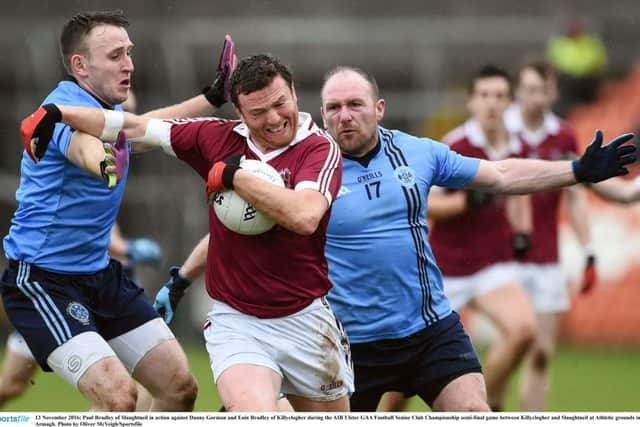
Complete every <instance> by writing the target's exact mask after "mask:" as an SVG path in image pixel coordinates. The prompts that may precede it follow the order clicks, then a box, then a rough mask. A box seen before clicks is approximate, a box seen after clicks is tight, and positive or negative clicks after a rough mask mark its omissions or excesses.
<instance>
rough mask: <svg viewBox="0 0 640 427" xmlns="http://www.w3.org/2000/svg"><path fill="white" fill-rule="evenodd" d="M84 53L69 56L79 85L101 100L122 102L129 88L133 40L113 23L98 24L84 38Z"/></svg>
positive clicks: (109, 103)
mask: <svg viewBox="0 0 640 427" xmlns="http://www.w3.org/2000/svg"><path fill="white" fill-rule="evenodd" d="M84 44H85V49H84V51H85V52H86V53H83V54H79V53H78V54H74V55H72V56H71V68H72V70H73V74H74V77H76V79H77V80H78V83H80V86H82V87H84V88H85V89H87V90H88V91H89V92H91V93H93V94H94V95H95V96H97V97H98V98H100V100H102V101H103V102H104V103H106V104H108V105H111V106H114V105H117V104H121V103H122V102H124V101H125V100H126V99H127V98H128V96H129V89H130V88H131V73H133V70H134V67H133V61H132V59H131V50H132V48H133V43H131V40H129V35H128V34H127V31H126V30H125V29H124V28H122V27H116V26H114V25H106V24H105V25H98V26H96V27H94V28H93V29H92V30H91V31H90V32H89V34H87V36H86V38H85V43H84Z"/></svg>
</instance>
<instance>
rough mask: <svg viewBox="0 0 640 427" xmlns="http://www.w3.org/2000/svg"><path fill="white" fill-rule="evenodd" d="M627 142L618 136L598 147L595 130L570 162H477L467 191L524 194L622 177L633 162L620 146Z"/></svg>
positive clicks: (598, 134)
mask: <svg viewBox="0 0 640 427" xmlns="http://www.w3.org/2000/svg"><path fill="white" fill-rule="evenodd" d="M631 138H633V134H631V133H628V134H624V135H620V136H618V137H617V138H615V139H613V140H612V141H611V142H610V143H609V144H607V145H605V146H602V132H601V131H599V130H598V131H596V136H595V138H594V140H593V142H592V143H591V145H589V147H587V150H586V151H585V152H584V154H583V155H582V157H580V159H578V160H573V161H545V160H534V159H506V160H500V161H496V162H491V161H487V160H481V161H480V166H479V168H478V173H477V174H476V176H475V178H474V179H473V181H471V183H470V184H469V187H470V188H478V189H482V190H487V191H492V192H496V193H507V194H527V193H536V192H540V191H547V190H555V189H558V188H561V187H565V186H568V185H573V184H575V183H576V182H600V181H604V180H605V179H609V178H611V177H614V176H618V175H626V174H628V173H629V171H628V169H627V168H626V167H625V166H626V165H629V164H631V163H633V162H634V161H635V160H636V155H635V151H636V147H635V146H633V145H622V144H624V143H625V142H627V141H629V140H630V139H631Z"/></svg>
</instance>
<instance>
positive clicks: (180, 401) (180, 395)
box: [154, 370, 198, 410]
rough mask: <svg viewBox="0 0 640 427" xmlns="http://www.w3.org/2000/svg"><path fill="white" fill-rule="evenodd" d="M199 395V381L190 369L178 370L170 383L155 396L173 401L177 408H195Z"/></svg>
mask: <svg viewBox="0 0 640 427" xmlns="http://www.w3.org/2000/svg"><path fill="white" fill-rule="evenodd" d="M197 396H198V383H197V381H196V379H195V377H194V376H193V375H192V374H191V373H190V372H189V371H182V370H181V371H180V372H176V373H174V374H173V375H172V376H171V379H170V381H169V383H168V384H167V385H166V387H163V388H162V389H161V391H160V392H159V393H156V394H154V397H156V398H160V399H162V400H165V401H170V402H173V404H174V405H175V407H176V408H184V409H183V410H190V409H193V405H194V403H195V401H196V397H197Z"/></svg>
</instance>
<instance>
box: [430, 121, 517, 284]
mask: <svg viewBox="0 0 640 427" xmlns="http://www.w3.org/2000/svg"><path fill="white" fill-rule="evenodd" d="M443 141H445V142H446V143H447V144H449V146H450V147H451V149H452V150H454V151H456V152H457V153H459V154H462V155H463V156H468V157H476V158H479V159H484V160H501V159H505V158H507V157H522V156H524V155H525V153H524V150H525V145H524V144H523V143H522V142H521V141H520V140H519V139H518V137H517V136H516V135H514V134H511V135H510V141H509V144H507V145H505V147H504V149H503V150H501V151H497V150H495V149H493V148H492V147H490V146H489V145H488V143H487V140H486V137H485V135H484V132H483V131H482V129H481V128H480V126H479V124H478V123H477V121H475V120H473V119H471V120H468V121H467V122H465V123H464V124H463V125H462V126H459V127H458V128H456V129H454V130H452V131H451V132H450V133H449V134H447V135H446V136H445V137H444V138H443ZM446 191H447V192H453V190H446ZM463 191H464V190H463ZM506 200H507V199H506V197H505V196H499V195H495V196H494V198H493V201H492V202H491V203H489V204H488V205H486V206H482V207H479V208H474V209H471V210H467V211H465V212H463V213H462V214H460V215H456V216H454V217H451V218H447V219H444V220H439V221H437V222H436V223H435V225H434V227H433V231H432V232H431V237H430V241H431V247H432V249H433V253H434V255H435V257H436V260H437V262H438V266H439V267H440V270H441V271H442V274H443V276H453V277H459V276H469V275H472V274H474V273H476V272H478V271H480V270H482V269H483V268H485V267H487V266H490V265H493V264H496V263H499V262H509V261H513V250H512V247H511V239H512V235H513V231H512V228H511V225H510V223H509V221H508V219H507V213H506Z"/></svg>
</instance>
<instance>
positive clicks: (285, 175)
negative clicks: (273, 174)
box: [278, 168, 291, 188]
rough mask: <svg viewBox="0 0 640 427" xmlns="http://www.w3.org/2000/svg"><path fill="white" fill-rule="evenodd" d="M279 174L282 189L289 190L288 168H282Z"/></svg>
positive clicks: (289, 172)
mask: <svg viewBox="0 0 640 427" xmlns="http://www.w3.org/2000/svg"><path fill="white" fill-rule="evenodd" d="M278 172H279V173H280V177H281V178H282V180H283V181H284V188H291V186H290V184H291V171H290V170H289V168H284V169H282V170H280V171H278Z"/></svg>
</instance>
